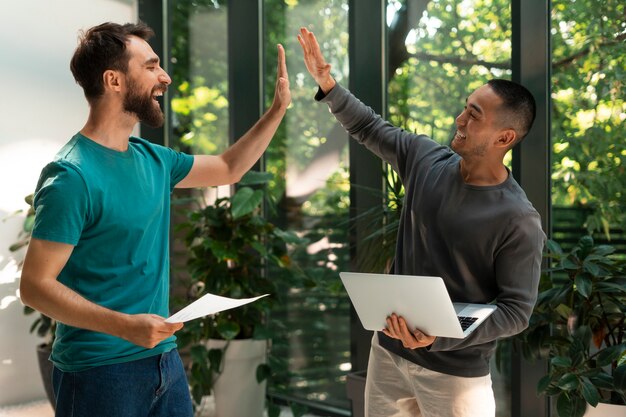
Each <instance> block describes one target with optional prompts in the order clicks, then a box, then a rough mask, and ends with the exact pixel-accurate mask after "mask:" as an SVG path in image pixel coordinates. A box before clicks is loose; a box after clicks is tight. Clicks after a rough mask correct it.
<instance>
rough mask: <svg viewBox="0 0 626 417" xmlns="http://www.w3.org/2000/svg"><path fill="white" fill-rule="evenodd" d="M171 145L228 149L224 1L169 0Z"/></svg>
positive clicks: (204, 149)
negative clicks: (170, 27) (190, 0)
mask: <svg viewBox="0 0 626 417" xmlns="http://www.w3.org/2000/svg"><path fill="white" fill-rule="evenodd" d="M171 11H172V12H171V13H172V16H171V19H172V21H171V24H172V30H171V38H170V39H171V68H172V69H171V75H172V85H171V86H170V92H171V93H170V94H171V106H172V119H173V120H172V129H173V132H172V135H171V138H172V139H171V143H170V146H172V147H175V148H179V149H186V150H187V151H189V152H190V153H195V154H198V153H205V154H206V153H208V154H215V153H220V152H222V151H224V150H225V149H226V148H227V147H228V120H229V117H228V55H227V54H228V52H227V51H228V44H227V42H228V38H227V11H226V1H225V0H222V1H217V0H202V1H200V0H199V1H194V2H189V1H186V0H172V1H171Z"/></svg>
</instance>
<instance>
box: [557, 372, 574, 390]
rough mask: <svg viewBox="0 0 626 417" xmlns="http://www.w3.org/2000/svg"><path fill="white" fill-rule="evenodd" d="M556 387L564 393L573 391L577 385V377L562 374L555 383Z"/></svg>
mask: <svg viewBox="0 0 626 417" xmlns="http://www.w3.org/2000/svg"><path fill="white" fill-rule="evenodd" d="M557 385H558V386H559V388H561V389H562V390H564V391H572V390H575V389H576V388H578V385H579V381H578V377H577V376H576V375H574V374H570V373H567V374H564V375H563V376H562V377H561V379H559V382H557Z"/></svg>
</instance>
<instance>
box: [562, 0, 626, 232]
mask: <svg viewBox="0 0 626 417" xmlns="http://www.w3.org/2000/svg"><path fill="white" fill-rule="evenodd" d="M552 4H553V10H552V45H553V50H552V54H553V59H552V103H553V115H552V134H553V159H552V164H553V165H552V166H553V174H552V179H553V203H554V204H555V205H568V206H569V205H571V206H578V207H584V208H589V209H591V211H590V215H589V216H588V218H587V221H586V226H587V229H588V230H589V231H590V232H593V231H598V230H599V231H602V232H604V234H605V235H607V236H608V235H609V228H610V227H611V226H619V227H620V228H621V229H622V230H626V214H625V213H626V210H625V209H626V195H625V194H624V190H625V189H626V140H625V139H624V133H625V132H626V131H625V130H624V120H626V102H625V101H624V96H625V94H626V90H625V88H626V86H625V82H626V5H625V4H624V2H623V1H620V0H603V1H594V0H575V1H574V0H554V1H553V2H552Z"/></svg>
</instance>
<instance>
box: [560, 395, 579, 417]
mask: <svg viewBox="0 0 626 417" xmlns="http://www.w3.org/2000/svg"><path fill="white" fill-rule="evenodd" d="M586 410H587V403H586V402H585V400H584V399H583V398H582V397H579V396H578V395H573V396H571V397H570V396H568V395H567V394H566V393H561V395H559V398H558V400H557V401H556V411H557V413H558V414H559V417H582V416H583V415H584V414H585V411H586Z"/></svg>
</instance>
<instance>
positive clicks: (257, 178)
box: [239, 171, 274, 185]
mask: <svg viewBox="0 0 626 417" xmlns="http://www.w3.org/2000/svg"><path fill="white" fill-rule="evenodd" d="M272 178H274V175H273V174H272V173H271V172H259V171H248V172H246V174H245V175H244V176H243V178H241V181H239V185H261V184H267V183H268V182H270V181H271V180H272Z"/></svg>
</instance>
